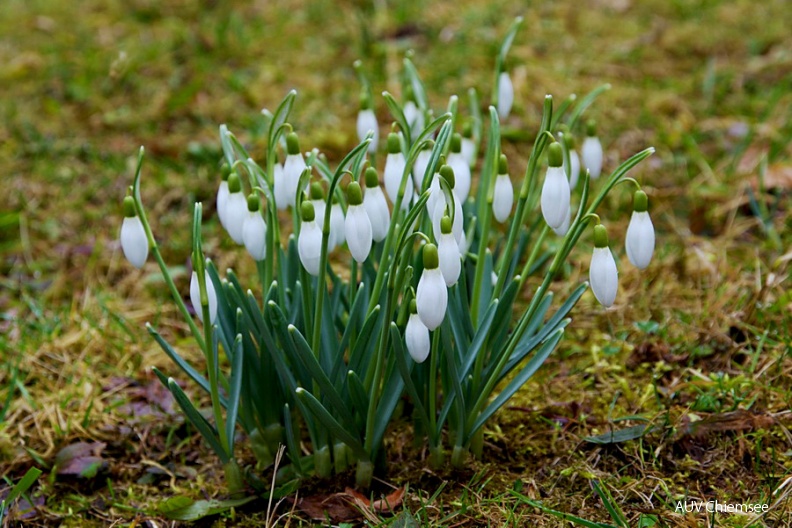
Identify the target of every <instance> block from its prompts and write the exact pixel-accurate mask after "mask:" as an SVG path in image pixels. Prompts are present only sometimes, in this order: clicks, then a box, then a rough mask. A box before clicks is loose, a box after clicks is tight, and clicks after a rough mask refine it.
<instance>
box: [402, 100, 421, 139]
mask: <svg viewBox="0 0 792 528" xmlns="http://www.w3.org/2000/svg"><path fill="white" fill-rule="evenodd" d="M402 111H403V112H404V118H405V119H406V120H407V124H408V125H410V134H411V135H412V136H413V137H414V138H417V137H418V136H419V135H420V133H421V132H422V131H423V128H424V116H423V112H421V110H420V109H419V108H418V106H416V104H415V103H414V102H413V101H407V102H406V103H404V108H403V109H402Z"/></svg>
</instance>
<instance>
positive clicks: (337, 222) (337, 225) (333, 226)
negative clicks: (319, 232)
mask: <svg viewBox="0 0 792 528" xmlns="http://www.w3.org/2000/svg"><path fill="white" fill-rule="evenodd" d="M345 240H346V234H345V233H344V210H343V209H341V205H339V204H337V203H336V204H333V205H332V206H331V207H330V236H329V237H328V239H327V250H328V251H333V250H334V249H335V248H336V247H338V246H340V245H342V244H343V243H344V241H345Z"/></svg>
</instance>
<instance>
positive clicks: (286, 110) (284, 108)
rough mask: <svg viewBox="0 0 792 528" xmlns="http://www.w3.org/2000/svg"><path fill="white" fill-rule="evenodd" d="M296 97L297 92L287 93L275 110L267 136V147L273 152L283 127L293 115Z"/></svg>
mask: <svg viewBox="0 0 792 528" xmlns="http://www.w3.org/2000/svg"><path fill="white" fill-rule="evenodd" d="M296 97H297V91H296V90H291V91H290V92H289V93H287V94H286V97H284V98H283V101H281V103H280V104H279V105H278V108H277V109H276V110H275V113H274V114H273V116H272V121H271V122H270V127H269V132H268V134H267V147H268V148H269V149H270V151H271V152H274V151H275V146H276V143H277V141H278V135H279V134H280V133H281V130H282V129H281V126H283V124H284V123H286V120H287V119H288V118H289V114H290V113H291V110H292V107H293V106H294V99H295V98H296Z"/></svg>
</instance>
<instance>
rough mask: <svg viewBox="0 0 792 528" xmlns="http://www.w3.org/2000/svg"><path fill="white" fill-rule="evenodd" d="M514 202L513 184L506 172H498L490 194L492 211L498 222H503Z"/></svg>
mask: <svg viewBox="0 0 792 528" xmlns="http://www.w3.org/2000/svg"><path fill="white" fill-rule="evenodd" d="M513 204H514V186H513V185H512V182H511V179H510V178H509V175H508V174H498V177H497V178H495V189H494V194H493V196H492V213H493V214H494V216H495V220H497V221H498V222H499V223H501V224H502V223H503V222H505V221H506V220H507V219H508V218H509V215H510V214H511V210H512V205H513Z"/></svg>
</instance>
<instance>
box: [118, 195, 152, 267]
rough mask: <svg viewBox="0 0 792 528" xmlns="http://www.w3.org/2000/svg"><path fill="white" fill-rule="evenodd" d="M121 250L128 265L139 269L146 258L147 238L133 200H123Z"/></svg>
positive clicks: (129, 198)
mask: <svg viewBox="0 0 792 528" xmlns="http://www.w3.org/2000/svg"><path fill="white" fill-rule="evenodd" d="M121 249H122V250H123V251H124V256H125V257H126V259H127V260H128V261H129V263H130V264H132V265H133V266H135V267H136V268H138V269H140V268H142V267H143V264H145V263H146V259H147V258H148V250H149V246H148V237H146V230H145V229H144V228H143V223H142V222H141V221H140V217H139V216H138V215H137V211H135V200H134V199H133V198H132V197H131V196H127V197H126V198H124V221H123V222H122V223H121Z"/></svg>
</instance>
